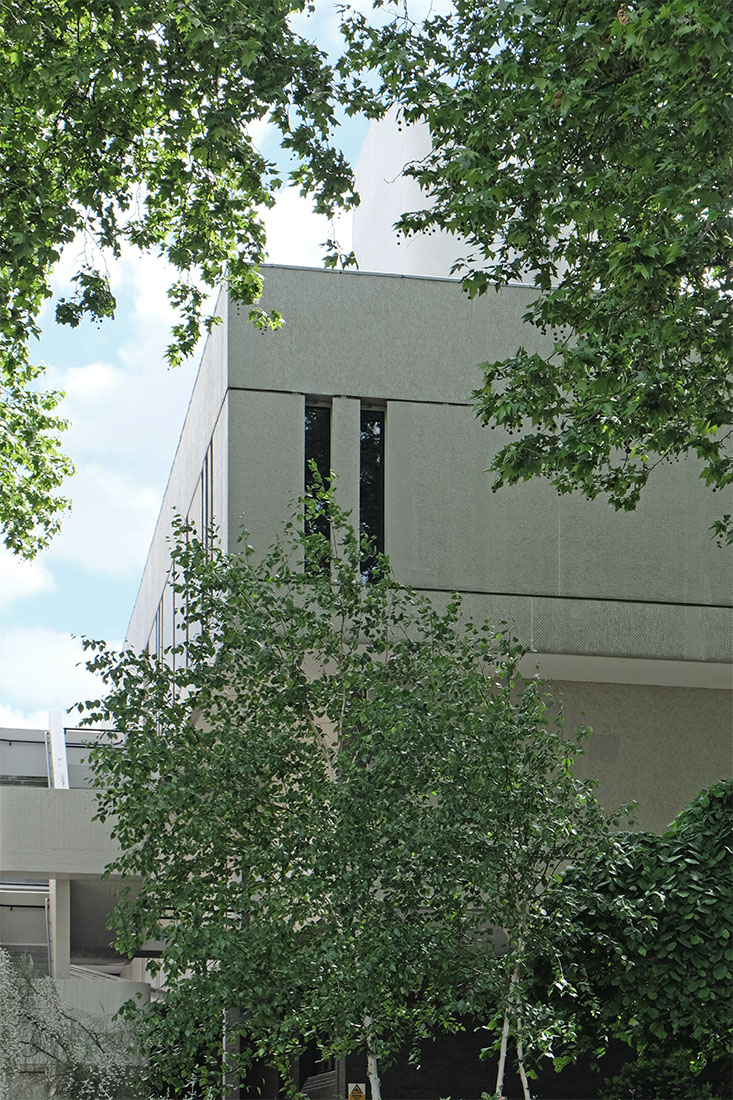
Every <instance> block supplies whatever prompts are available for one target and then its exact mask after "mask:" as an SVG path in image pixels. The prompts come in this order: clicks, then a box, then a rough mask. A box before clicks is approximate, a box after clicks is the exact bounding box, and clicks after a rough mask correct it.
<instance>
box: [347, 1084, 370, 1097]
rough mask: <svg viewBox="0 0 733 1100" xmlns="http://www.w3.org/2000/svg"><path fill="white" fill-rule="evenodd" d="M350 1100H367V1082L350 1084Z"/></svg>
mask: <svg viewBox="0 0 733 1100" xmlns="http://www.w3.org/2000/svg"><path fill="white" fill-rule="evenodd" d="M349 1100H366V1081H362V1082H361V1084H358V1083H357V1084H349Z"/></svg>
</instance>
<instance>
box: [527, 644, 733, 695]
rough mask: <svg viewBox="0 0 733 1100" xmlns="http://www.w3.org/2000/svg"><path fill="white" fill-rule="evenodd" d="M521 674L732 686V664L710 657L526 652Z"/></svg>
mask: <svg viewBox="0 0 733 1100" xmlns="http://www.w3.org/2000/svg"><path fill="white" fill-rule="evenodd" d="M520 671H521V672H522V675H523V676H532V675H533V674H534V673H535V672H539V674H540V675H541V676H542V677H544V678H545V679H547V680H576V681H581V682H586V683H595V684H649V685H653V686H658V687H679V688H711V689H717V690H723V691H732V690H733V665H730V664H723V663H717V664H716V663H714V662H712V661H652V660H645V659H644V658H634V657H595V656H592V657H591V656H587V655H585V654H581V653H528V654H527V655H526V657H524V658H523V659H522V662H521V665H520Z"/></svg>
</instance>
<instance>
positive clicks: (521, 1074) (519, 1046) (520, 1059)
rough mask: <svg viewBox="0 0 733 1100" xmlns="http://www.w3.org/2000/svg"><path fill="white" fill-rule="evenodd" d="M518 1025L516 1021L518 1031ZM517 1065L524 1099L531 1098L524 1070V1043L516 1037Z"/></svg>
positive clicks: (529, 1099) (530, 1099)
mask: <svg viewBox="0 0 733 1100" xmlns="http://www.w3.org/2000/svg"><path fill="white" fill-rule="evenodd" d="M519 1027H520V1024H519V1022H517V1031H519ZM517 1065H518V1067H519V1080H520V1081H521V1082H522V1092H523V1093H524V1100H532V1094H531V1093H530V1091H529V1081H528V1080H527V1074H526V1073H525V1072H524V1045H523V1043H522V1040H521V1039H517Z"/></svg>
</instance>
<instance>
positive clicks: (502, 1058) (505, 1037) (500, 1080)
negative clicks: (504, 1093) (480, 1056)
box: [494, 1016, 509, 1096]
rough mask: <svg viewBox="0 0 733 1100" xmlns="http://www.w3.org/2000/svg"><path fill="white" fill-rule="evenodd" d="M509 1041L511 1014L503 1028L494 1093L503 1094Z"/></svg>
mask: <svg viewBox="0 0 733 1100" xmlns="http://www.w3.org/2000/svg"><path fill="white" fill-rule="evenodd" d="M508 1041H509V1016H505V1017H504V1024H503V1026H502V1029H501V1046H500V1047H499V1065H498V1067H497V1070H496V1088H495V1089H494V1094H495V1095H496V1096H501V1090H502V1089H503V1088H504V1067H505V1065H506V1048H507V1043H508Z"/></svg>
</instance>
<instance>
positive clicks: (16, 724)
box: [0, 703, 48, 730]
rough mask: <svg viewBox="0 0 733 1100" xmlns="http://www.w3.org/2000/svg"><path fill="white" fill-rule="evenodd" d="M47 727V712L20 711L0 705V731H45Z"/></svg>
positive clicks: (16, 708)
mask: <svg viewBox="0 0 733 1100" xmlns="http://www.w3.org/2000/svg"><path fill="white" fill-rule="evenodd" d="M47 727H48V711H47V710H30V711H29V710H22V709H20V708H18V707H9V706H6V705H5V704H3V703H0V729H16V730H45V729H46V728H47Z"/></svg>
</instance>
